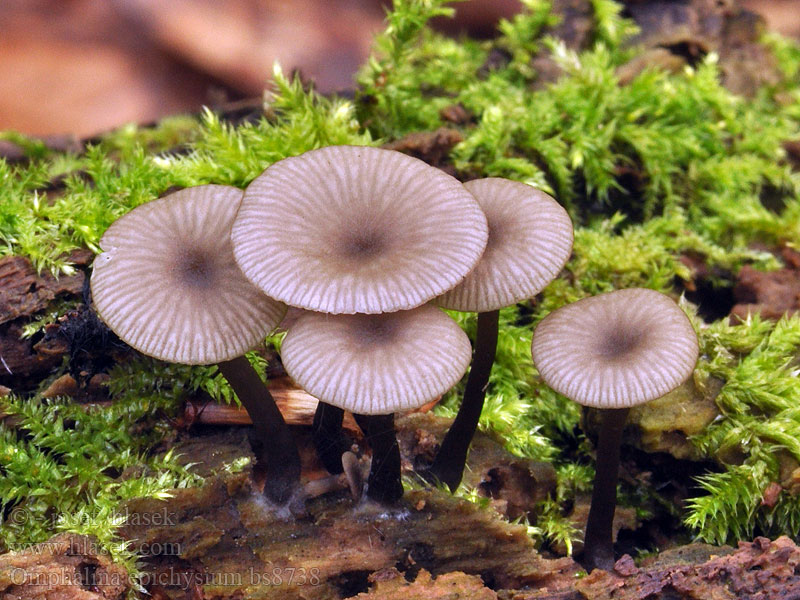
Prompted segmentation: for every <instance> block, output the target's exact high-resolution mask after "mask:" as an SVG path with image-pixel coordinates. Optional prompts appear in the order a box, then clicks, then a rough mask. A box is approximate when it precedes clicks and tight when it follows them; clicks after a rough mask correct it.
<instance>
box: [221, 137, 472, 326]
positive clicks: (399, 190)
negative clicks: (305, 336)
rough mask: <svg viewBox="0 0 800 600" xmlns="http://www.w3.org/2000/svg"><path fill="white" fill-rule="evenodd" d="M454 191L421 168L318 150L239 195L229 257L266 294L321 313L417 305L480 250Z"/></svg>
mask: <svg viewBox="0 0 800 600" xmlns="http://www.w3.org/2000/svg"><path fill="white" fill-rule="evenodd" d="M487 237H488V230H487V225H486V218H485V217H484V216H483V213H482V212H481V209H480V208H479V207H478V203H477V202H476V201H475V199H474V198H473V197H472V195H471V194H470V193H469V192H467V191H466V190H465V189H464V187H463V185H462V184H461V183H459V182H458V181H457V180H456V179H454V178H453V177H450V176H449V175H447V174H445V173H443V172H442V171H440V170H439V169H435V168H433V167H431V166H428V165H427V164H425V163H424V162H422V161H421V160H417V159H416V158H411V157H409V156H406V155H405V154H401V153H399V152H394V151H391V150H382V149H379V148H370V147H365V146H329V147H326V148H320V149H318V150H312V151H310V152H306V153H305V154H302V155H300V156H296V157H292V158H287V159H285V160H281V161H279V162H277V163H275V164H273V165H272V166H270V167H269V168H268V169H267V170H266V171H264V173H263V174H262V175H260V176H259V177H257V178H256V179H255V180H254V181H253V182H252V183H251V184H250V186H249V187H248V188H247V190H246V191H245V195H244V200H243V201H242V206H241V209H240V210H239V214H238V216H237V217H236V222H235V223H234V226H233V233H232V239H233V245H234V253H235V255H236V260H237V262H238V263H239V265H240V266H241V268H242V271H243V272H244V273H245V275H246V276H247V277H248V278H249V279H250V280H251V281H252V282H253V283H255V284H256V285H257V286H258V287H259V288H261V289H262V290H263V291H264V292H265V293H266V294H268V295H269V296H271V297H273V298H277V299H279V300H281V301H283V302H286V303H287V304H290V305H292V306H297V307H300V308H305V309H308V310H313V311H319V312H326V313H350V314H352V313H370V314H372V313H381V312H391V311H397V310H407V309H410V308H414V307H416V306H420V305H421V304H423V303H425V302H427V301H428V300H430V299H432V298H434V297H435V296H438V295H440V294H442V293H443V292H444V291H446V290H448V289H450V288H451V287H453V286H454V285H456V284H457V283H459V282H460V281H461V280H462V279H463V278H464V276H466V274H467V273H468V272H469V271H470V269H472V268H473V267H474V266H475V263H476V262H477V261H478V258H479V257H480V255H481V253H482V252H483V250H484V248H485V247H486V240H487Z"/></svg>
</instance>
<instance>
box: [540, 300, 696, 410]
mask: <svg viewBox="0 0 800 600" xmlns="http://www.w3.org/2000/svg"><path fill="white" fill-rule="evenodd" d="M532 352H533V362H534V364H535V365H536V368H537V369H538V370H539V373H540V374H541V376H542V378H543V379H544V380H545V382H546V383H547V385H549V386H550V387H551V388H553V389H554V390H556V391H557V392H560V393H561V394H563V395H565V396H566V397H568V398H570V399H572V400H574V401H575V402H578V403H580V404H583V405H584V406H592V407H595V408H625V407H629V406H634V405H636V404H641V403H643V402H647V401H648V400H652V399H654V398H658V397H660V396H663V395H664V394H666V393H668V392H670V391H672V390H673V389H675V388H676V387H678V386H679V385H680V384H681V383H683V382H684V381H685V380H686V379H687V378H688V377H689V376H690V375H691V374H692V371H693V370H694V366H695V363H696V362H697V357H698V353H699V348H698V343H697V335H696V334H695V331H694V328H693V327H692V324H691V322H690V321H689V318H688V317H687V316H686V315H685V314H684V312H683V311H682V310H681V309H680V308H679V307H678V305H677V304H675V302H674V301H673V300H672V299H671V298H670V297H669V296H666V295H664V294H662V293H660V292H656V291H654V290H649V289H643V288H633V289H624V290H617V291H614V292H608V293H605V294H600V295H598V296H593V297H591V298H584V299H583V300H579V301H578V302H574V303H573V304H568V305H567V306H564V307H562V308H559V309H558V310H555V311H553V312H552V313H550V314H549V315H547V317H545V318H544V319H543V320H542V321H541V322H540V323H539V325H538V326H537V327H536V331H535V332H534V335H533V344H532Z"/></svg>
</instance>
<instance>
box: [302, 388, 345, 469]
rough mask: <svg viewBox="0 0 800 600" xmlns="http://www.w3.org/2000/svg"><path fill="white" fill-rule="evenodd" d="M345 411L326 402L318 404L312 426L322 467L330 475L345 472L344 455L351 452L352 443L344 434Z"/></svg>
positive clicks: (313, 437) (312, 436) (313, 438)
mask: <svg viewBox="0 0 800 600" xmlns="http://www.w3.org/2000/svg"><path fill="white" fill-rule="evenodd" d="M343 421H344V410H342V409H341V408H339V407H338V406H333V405H331V404H327V403H325V402H320V403H319V404H317V410H316V411H315V412H314V422H313V423H312V425H311V439H312V440H313V442H314V448H316V450H317V456H318V457H319V459H320V461H321V462H322V465H323V466H324V467H325V469H326V470H327V471H328V473H333V474H339V473H342V472H343V467H342V455H343V454H344V453H345V452H347V451H348V450H350V443H349V442H348V441H347V438H346V437H345V435H344V434H343V433H342V422H343Z"/></svg>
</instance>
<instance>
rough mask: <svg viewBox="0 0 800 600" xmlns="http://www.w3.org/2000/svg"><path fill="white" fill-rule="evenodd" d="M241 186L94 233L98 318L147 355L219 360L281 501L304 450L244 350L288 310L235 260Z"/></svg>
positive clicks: (160, 207)
mask: <svg viewBox="0 0 800 600" xmlns="http://www.w3.org/2000/svg"><path fill="white" fill-rule="evenodd" d="M241 198H242V191H241V190H239V189H236V188H233V187H227V186H220V185H203V186H198V187H192V188H187V189H184V190H181V191H178V192H175V193H173V194H169V195H168V196H165V197H163V198H159V199H156V200H153V201H151V202H149V203H147V204H143V205H141V206H139V207H137V208H135V209H134V210H132V211H130V212H129V213H127V214H126V215H124V216H122V217H121V218H119V219H117V220H116V221H115V222H114V223H112V224H111V226H110V227H109V228H108V229H107V230H106V232H105V234H104V235H103V237H102V238H101V240H100V247H101V248H102V250H103V252H102V253H101V254H100V255H99V256H97V258H96V259H95V261H94V265H93V271H92V276H91V290H92V297H93V300H94V305H95V308H96V310H97V312H98V314H99V315H100V318H101V319H102V320H103V321H104V322H105V323H106V324H107V325H108V326H109V327H110V328H111V329H112V330H113V331H114V332H115V333H116V334H117V335H118V336H119V337H120V338H121V339H122V340H123V341H125V342H126V343H128V344H129V345H130V346H132V347H133V348H135V349H137V350H139V351H140V352H142V353H143V354H147V355H149V356H153V357H155V358H158V359H161V360H165V361H169V362H176V363H182V364H190V365H195V364H212V363H216V364H217V366H218V367H219V370H220V372H221V373H222V374H223V375H224V376H225V378H226V379H227V380H228V382H229V383H230V384H231V387H232V388H233V390H234V391H235V392H236V395H237V396H238V397H239V400H240V401H241V402H242V404H243V405H244V407H245V408H246V409H247V412H248V413H249V414H250V417H251V418H252V420H253V424H254V426H255V429H256V431H257V432H258V435H259V438H260V442H261V443H262V445H263V450H264V452H263V454H262V455H261V456H260V457H259V458H260V459H261V460H262V461H263V463H264V464H265V466H266V472H267V482H266V486H265V494H266V495H267V496H268V497H269V498H270V499H271V500H273V501H275V502H280V503H282V502H284V501H286V500H287V499H288V498H289V497H290V496H291V494H292V493H293V492H294V490H295V489H296V488H297V486H298V483H299V476H300V457H299V454H298V452H297V448H296V446H295V443H294V440H293V438H292V434H291V432H290V431H289V428H288V427H287V425H286V423H285V422H284V421H283V418H282V417H281V414H280V411H279V410H278V408H277V405H276V404H275V402H274V400H273V399H272V396H271V395H270V393H269V391H268V390H267V388H266V387H265V386H264V384H263V382H262V381H261V379H260V378H259V377H258V375H257V374H256V373H255V371H254V370H253V369H252V367H251V366H250V363H249V362H248V360H247V359H246V358H245V357H244V356H243V354H244V353H245V352H246V351H247V350H250V349H251V348H253V347H255V346H256V345H257V344H258V343H260V342H262V341H263V340H264V338H265V337H266V335H267V334H268V333H269V331H270V330H271V329H273V328H274V327H275V325H276V324H277V323H278V322H279V321H280V320H281V318H282V317H283V315H284V313H285V311H286V307H285V306H284V305H283V304H281V303H280V302H277V301H275V300H273V299H271V298H269V297H267V296H265V295H264V294H263V293H262V292H261V291H260V290H258V289H257V288H256V287H255V286H253V284H251V283H250V282H249V281H248V280H247V278H245V277H244V275H243V274H242V273H241V271H240V270H239V268H238V266H237V264H236V261H235V260H234V257H233V248H232V246H231V242H230V230H231V226H232V224H233V219H234V217H235V215H236V211H237V209H238V207H239V203H240V202H241Z"/></svg>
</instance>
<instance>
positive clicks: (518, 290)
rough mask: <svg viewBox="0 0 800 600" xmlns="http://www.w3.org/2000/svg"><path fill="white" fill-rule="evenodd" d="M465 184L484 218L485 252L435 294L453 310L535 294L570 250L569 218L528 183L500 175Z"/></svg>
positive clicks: (480, 308) (486, 307) (484, 307)
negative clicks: (453, 283)
mask: <svg viewBox="0 0 800 600" xmlns="http://www.w3.org/2000/svg"><path fill="white" fill-rule="evenodd" d="M464 187H466V188H467V190H469V192H471V193H472V195H473V196H475V198H476V199H477V200H478V204H480V206H481V209H482V210H483V212H484V214H485V215H486V219H487V221H488V222H489V241H488V244H487V245H486V251H485V252H484V253H483V256H481V259H480V260H479V261H478V264H477V265H476V266H475V268H474V269H473V270H472V272H470V274H469V275H467V277H466V278H465V279H464V281H462V282H461V283H460V284H458V285H457V286H456V287H454V288H453V289H451V290H450V291H448V292H447V293H445V294H444V295H442V296H441V297H439V298H438V299H437V300H436V302H437V304H439V305H440V306H443V307H445V308H449V309H452V310H460V311H475V312H487V311H491V310H497V309H500V308H503V307H504V306H510V305H511V304H515V303H517V302H521V301H522V300H525V299H527V298H531V297H532V296H535V295H536V294H538V293H539V292H540V291H541V290H542V289H544V287H545V286H547V284H548V283H550V282H551V281H552V280H553V279H555V277H556V275H558V273H559V272H560V271H561V269H563V268H564V265H565V264H566V263H567V260H568V259H569V255H570V253H571V252H572V240H573V233H572V221H571V220H570V218H569V215H568V214H567V211H566V210H564V209H563V208H562V207H561V205H560V204H558V202H556V201H555V200H554V199H553V198H551V197H550V196H548V195H547V194H545V193H544V192H542V191H540V190H537V189H536V188H533V187H531V186H529V185H526V184H524V183H520V182H518V181H511V180H509V179H502V178H499V177H489V178H487V179H476V180H473V181H469V182H467V183H465V184H464Z"/></svg>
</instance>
